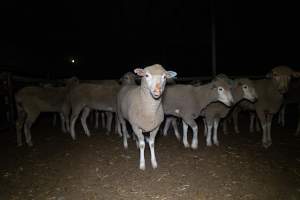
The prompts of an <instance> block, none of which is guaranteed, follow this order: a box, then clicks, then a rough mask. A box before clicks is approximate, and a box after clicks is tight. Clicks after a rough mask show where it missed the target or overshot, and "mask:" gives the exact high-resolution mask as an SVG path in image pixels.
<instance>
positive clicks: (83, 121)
mask: <svg viewBox="0 0 300 200" xmlns="http://www.w3.org/2000/svg"><path fill="white" fill-rule="evenodd" d="M90 110H91V109H90V108H88V107H85V108H84V109H83V112H82V115H81V125H82V127H83V130H84V133H85V134H86V135H87V136H88V137H90V136H91V134H90V131H89V129H88V127H87V125H86V118H87V117H88V116H89V113H90Z"/></svg>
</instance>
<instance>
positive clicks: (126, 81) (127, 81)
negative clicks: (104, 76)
mask: <svg viewBox="0 0 300 200" xmlns="http://www.w3.org/2000/svg"><path fill="white" fill-rule="evenodd" d="M135 79H136V75H135V74H134V73H132V72H127V73H125V74H124V75H123V76H122V77H121V79H120V83H121V84H122V85H131V84H136V82H135Z"/></svg>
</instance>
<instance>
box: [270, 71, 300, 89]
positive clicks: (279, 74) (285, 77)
mask: <svg viewBox="0 0 300 200" xmlns="http://www.w3.org/2000/svg"><path fill="white" fill-rule="evenodd" d="M292 77H300V73H299V72H295V71H294V70H292V69H291V68H289V67H288V66H277V67H274V68H273V69H272V71H271V78H273V80H275V81H276V83H277V85H278V90H279V91H280V92H281V93H285V92H286V91H287V90H288V86H289V83H290V80H291V78H292Z"/></svg>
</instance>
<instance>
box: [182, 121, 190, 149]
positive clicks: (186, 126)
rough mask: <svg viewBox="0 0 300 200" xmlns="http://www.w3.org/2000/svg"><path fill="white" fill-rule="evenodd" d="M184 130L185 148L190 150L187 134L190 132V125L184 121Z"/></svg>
mask: <svg viewBox="0 0 300 200" xmlns="http://www.w3.org/2000/svg"><path fill="white" fill-rule="evenodd" d="M182 128H183V145H184V147H185V148H189V147H190V144H189V142H188V140H187V132H188V128H189V127H188V125H187V123H185V121H184V120H182Z"/></svg>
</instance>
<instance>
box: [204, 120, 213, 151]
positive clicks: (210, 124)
mask: <svg viewBox="0 0 300 200" xmlns="http://www.w3.org/2000/svg"><path fill="white" fill-rule="evenodd" d="M206 126H207V135H206V146H208V147H210V146H211V145H212V143H211V134H212V133H211V132H212V127H213V122H212V120H210V119H206Z"/></svg>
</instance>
